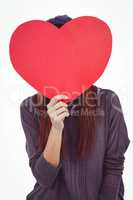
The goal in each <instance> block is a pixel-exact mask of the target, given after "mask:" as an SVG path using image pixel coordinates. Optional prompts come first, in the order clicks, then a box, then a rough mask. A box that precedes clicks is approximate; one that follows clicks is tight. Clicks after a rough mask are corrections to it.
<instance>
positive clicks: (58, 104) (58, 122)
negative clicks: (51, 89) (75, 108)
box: [47, 95, 69, 130]
mask: <svg viewBox="0 0 133 200" xmlns="http://www.w3.org/2000/svg"><path fill="white" fill-rule="evenodd" d="M60 99H68V97H67V96H66V95H56V96H54V97H53V98H52V99H51V100H50V102H49V103H48V104H47V113H48V115H49V117H50V120H51V122H52V127H54V128H56V129H58V130H62V129H63V128H64V122H63V121H64V119H65V117H68V116H69V111H68V109H67V106H68V105H67V104H66V103H64V102H62V101H59V100H60Z"/></svg>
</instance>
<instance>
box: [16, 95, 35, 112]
mask: <svg viewBox="0 0 133 200" xmlns="http://www.w3.org/2000/svg"><path fill="white" fill-rule="evenodd" d="M36 96H37V94H33V95H31V96H28V97H26V98H25V99H23V100H22V101H21V102H20V111H21V112H29V113H33V114H34V113H35V111H36V109H35V101H34V99H35V98H36Z"/></svg>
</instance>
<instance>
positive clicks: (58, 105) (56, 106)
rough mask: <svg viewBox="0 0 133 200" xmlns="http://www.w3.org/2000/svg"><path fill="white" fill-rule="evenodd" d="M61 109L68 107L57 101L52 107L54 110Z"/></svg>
mask: <svg viewBox="0 0 133 200" xmlns="http://www.w3.org/2000/svg"><path fill="white" fill-rule="evenodd" d="M62 107H65V108H67V107H68V105H67V104H66V103H64V102H62V101H59V102H57V103H56V104H55V105H54V108H55V109H59V108H62Z"/></svg>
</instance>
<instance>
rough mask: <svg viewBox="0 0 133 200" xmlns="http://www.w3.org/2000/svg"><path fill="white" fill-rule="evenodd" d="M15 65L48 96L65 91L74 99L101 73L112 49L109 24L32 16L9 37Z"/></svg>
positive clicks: (94, 18)
mask: <svg viewBox="0 0 133 200" xmlns="http://www.w3.org/2000/svg"><path fill="white" fill-rule="evenodd" d="M9 49H10V59H11V62H12V65H13V66H14V69H15V70H16V71H17V72H18V73H19V74H20V76H21V77H22V78H23V79H24V80H25V81H27V82H28V83H29V84H30V85H31V86H32V87H34V88H35V89H37V90H38V91H39V92H41V93H42V94H43V95H45V96H47V97H48V98H51V97H53V96H54V95H56V94H59V93H64V94H67V95H68V96H69V97H70V99H71V100H73V99H75V98H76V97H77V96H79V95H80V94H81V93H82V92H84V91H85V90H86V89H87V88H89V87H90V86H91V85H92V84H93V83H94V82H96V80H97V79H98V78H99V77H100V76H101V75H102V73H103V72H104V70H105V67H106V65H107V63H108V60H109V57H110V55H111V50H112V34H111V31H110V28H109V27H108V25H107V24H106V23H105V22H103V21H102V20H100V19H98V18H97V17H92V16H81V17H77V18H74V19H72V20H71V21H69V22H67V23H65V24H64V25H63V26H62V27H61V28H58V27H56V26H55V25H53V24H51V23H50V22H47V21H42V20H32V21H28V22H25V23H23V24H21V25H20V26H18V27H17V28H16V30H15V31H14V33H13V34H12V36H11V40H10V47H9Z"/></svg>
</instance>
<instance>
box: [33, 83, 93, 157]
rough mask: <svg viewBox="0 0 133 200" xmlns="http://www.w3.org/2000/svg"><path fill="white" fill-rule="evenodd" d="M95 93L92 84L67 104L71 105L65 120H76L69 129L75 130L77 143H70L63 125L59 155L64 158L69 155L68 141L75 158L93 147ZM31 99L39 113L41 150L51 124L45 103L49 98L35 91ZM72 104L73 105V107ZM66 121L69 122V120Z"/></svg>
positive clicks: (82, 155)
mask: <svg viewBox="0 0 133 200" xmlns="http://www.w3.org/2000/svg"><path fill="white" fill-rule="evenodd" d="M96 94H97V87H96V86H94V85H92V86H91V87H90V88H88V89H87V90H85V91H84V92H83V93H82V94H81V95H80V96H79V97H78V98H76V99H75V100H73V101H72V102H71V103H69V104H68V106H70V107H71V106H72V107H71V108H69V112H70V115H69V117H67V118H65V120H69V119H70V118H71V120H72V119H76V120H77V121H76V124H75V123H74V124H72V130H71V129H69V131H72V132H73V130H74V129H75V130H76V131H77V133H76V136H75V138H76V141H77V143H76V144H75V143H72V138H71V137H70V134H69V133H68V132H67V129H66V127H65V125H64V129H63V132H62V146H61V156H63V157H64V158H65V156H70V155H71V152H70V151H69V150H70V145H69V144H70V143H71V145H74V149H75V150H76V153H77V154H75V156H76V157H75V158H80V159H81V158H84V156H85V155H86V153H87V152H88V154H89V153H90V152H91V150H92V149H93V147H94V144H95V131H96V129H95V128H96V123H95V122H96V115H95V114H96V107H97V96H96ZM32 100H33V101H34V106H35V107H36V109H37V110H38V112H39V113H40V115H39V116H40V118H39V119H40V120H39V138H38V142H39V146H40V149H41V151H43V150H44V148H45V145H46V143H47V140H48V136H49V133H50V129H51V125H52V124H51V120H50V117H49V115H48V114H47V104H48V103H49V101H50V99H49V98H48V97H46V96H44V95H42V94H40V93H37V94H35V95H34V96H33V99H32ZM73 106H75V108H74V109H73ZM71 111H72V112H71ZM68 123H71V122H70V121H69V122H68ZM72 123H73V121H72ZM77 127H78V128H77ZM67 136H68V137H67ZM88 154H87V155H88Z"/></svg>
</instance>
